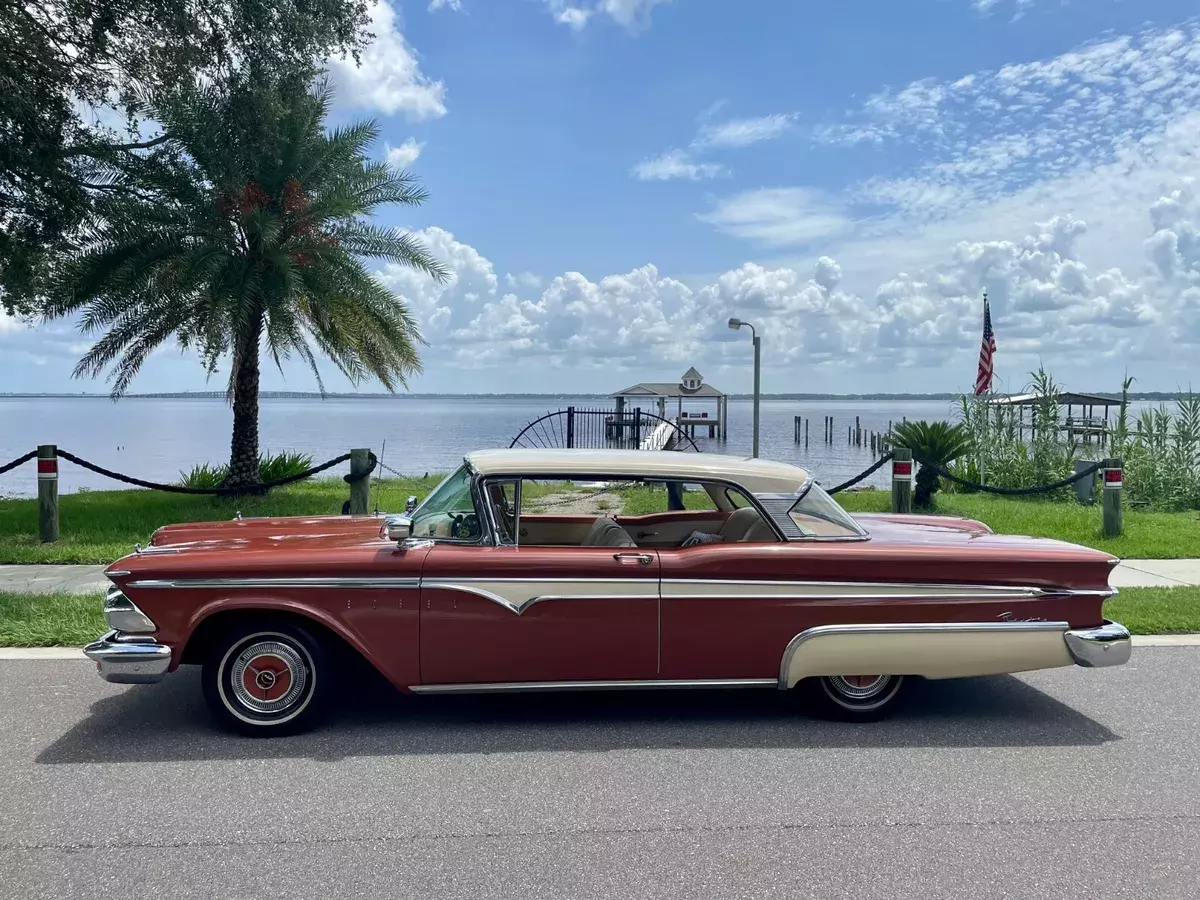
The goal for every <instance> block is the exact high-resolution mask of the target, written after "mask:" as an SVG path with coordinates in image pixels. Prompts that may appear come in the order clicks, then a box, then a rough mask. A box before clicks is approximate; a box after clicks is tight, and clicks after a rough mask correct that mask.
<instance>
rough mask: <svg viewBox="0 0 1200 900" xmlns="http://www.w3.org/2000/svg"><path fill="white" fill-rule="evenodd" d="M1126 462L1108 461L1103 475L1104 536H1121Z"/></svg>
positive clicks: (1105, 463) (1105, 462)
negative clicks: (1122, 497) (1122, 496)
mask: <svg viewBox="0 0 1200 900" xmlns="http://www.w3.org/2000/svg"><path fill="white" fill-rule="evenodd" d="M1124 470H1125V462H1124V460H1121V459H1106V460H1105V461H1104V468H1103V469H1101V470H1100V471H1101V473H1102V474H1103V476H1104V498H1103V503H1104V536H1105V537H1120V535H1121V527H1122V524H1123V523H1122V521H1121V495H1122V494H1123V493H1124V477H1125V471H1124Z"/></svg>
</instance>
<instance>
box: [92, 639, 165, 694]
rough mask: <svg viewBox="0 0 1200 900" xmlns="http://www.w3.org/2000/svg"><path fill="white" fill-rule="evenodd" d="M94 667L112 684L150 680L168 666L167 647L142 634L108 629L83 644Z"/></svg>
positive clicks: (152, 680) (138, 682) (159, 676)
mask: <svg viewBox="0 0 1200 900" xmlns="http://www.w3.org/2000/svg"><path fill="white" fill-rule="evenodd" d="M83 654H84V656H86V657H87V658H88V659H90V660H93V661H95V663H96V671H97V672H98V673H99V675H100V677H101V678H103V679H104V680H105V681H111V682H112V683H113V684H153V683H154V682H156V681H159V680H161V679H162V677H163V676H164V675H166V674H167V669H169V668H170V667H171V648H170V647H167V646H165V645H163V644H159V643H156V642H155V641H154V638H152V637H150V636H149V635H142V634H121V632H119V631H110V632H109V633H108V634H106V635H104V637H102V638H100V640H98V641H93V642H92V643H90V644H88V645H87V646H86V647H84V648H83Z"/></svg>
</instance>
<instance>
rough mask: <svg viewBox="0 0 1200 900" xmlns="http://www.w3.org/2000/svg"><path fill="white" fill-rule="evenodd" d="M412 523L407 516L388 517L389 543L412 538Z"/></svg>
mask: <svg viewBox="0 0 1200 900" xmlns="http://www.w3.org/2000/svg"><path fill="white" fill-rule="evenodd" d="M412 529H413V522H412V519H410V518H409V517H408V516H388V517H387V536H388V540H389V541H407V540H408V539H409V538H410V537H412Z"/></svg>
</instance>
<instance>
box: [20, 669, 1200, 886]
mask: <svg viewBox="0 0 1200 900" xmlns="http://www.w3.org/2000/svg"><path fill="white" fill-rule="evenodd" d="M1198 688H1200V649H1197V648H1139V649H1138V650H1137V651H1136V652H1135V655H1134V659H1133V661H1132V662H1131V663H1130V664H1129V665H1128V666H1126V667H1124V668H1120V669H1114V670H1106V671H1087V670H1083V669H1077V668H1070V669H1060V670H1055V671H1049V672H1039V673H1035V674H1030V675H1025V676H1020V677H1002V678H988V679H976V680H970V681H958V682H941V683H933V682H929V683H923V684H919V685H917V687H916V689H915V690H912V691H911V692H910V693H909V695H908V699H907V702H906V704H905V706H904V707H903V708H902V709H901V710H900V711H899V713H898V714H897V716H896V717H895V718H893V719H891V720H889V721H887V722H883V723H879V724H876V725H868V726H849V725H840V724H832V723H827V722H819V721H814V720H812V719H808V718H805V717H803V716H801V715H797V714H796V713H794V712H792V711H791V710H790V708H789V707H788V706H787V705H786V704H785V703H784V702H782V699H781V697H780V695H779V694H778V693H777V692H773V691H764V692H732V691H730V692H695V693H674V694H659V693H655V694H650V693H642V694H606V695H601V694H581V695H562V694H560V695H547V696H541V697H537V696H508V697H499V696H493V697H486V698H467V697H459V698H449V697H441V698H431V697H421V698H404V697H400V696H398V695H395V694H393V693H391V692H390V691H388V690H387V689H384V688H380V687H379V686H374V685H354V686H352V688H351V689H347V692H346V693H347V696H348V700H347V702H346V704H345V705H344V707H343V708H342V709H340V710H339V712H338V714H337V715H336V717H335V720H334V722H332V723H331V724H330V725H329V726H328V727H326V728H324V729H323V730H321V731H319V732H316V733H312V734H309V735H305V736H299V737H295V738H288V739H281V740H273V741H262V740H257V741H256V740H253V739H245V738H238V737H233V736H230V735H226V734H222V733H218V732H214V731H212V730H211V726H210V725H209V722H208V718H207V715H206V713H205V710H204V708H203V706H202V703H201V699H200V692H199V684H198V679H197V675H196V672H195V671H194V670H183V671H181V672H180V673H178V674H177V675H176V676H174V677H172V678H170V679H168V680H167V681H165V682H163V683H161V684H158V685H154V686H150V687H129V688H125V687H118V686H115V685H107V684H104V683H102V682H101V681H99V680H98V679H97V678H96V677H95V675H94V674H93V673H92V671H91V669H90V667H89V666H88V665H87V664H86V663H83V662H75V661H66V660H59V661H53V660H7V661H2V662H0V709H2V710H3V713H4V716H5V722H4V727H3V728H0V896H2V897H4V898H8V897H14V898H17V897H19V898H33V897H37V898H58V897H86V898H88V900H91V898H122V900H124V898H128V897H130V896H137V897H170V898H172V900H176V898H190V897H203V898H210V897H211V898H221V900H226V898H242V897H287V898H320V900H343V898H351V897H372V898H374V897H379V898H388V900H401V898H443V897H445V898H470V900H488V898H520V900H541V898H548V900H549V898H552V900H564V898H603V900H618V898H626V897H629V898H638V900H649V898H659V897H680V898H689V900H691V898H709V897H712V898H722V900H725V898H730V900H733V898H743V897H771V898H789V900H791V898H810V897H811V898H823V900H828V898H840V897H847V898H856V900H869V898H895V897H903V898H921V900H931V898H954V900H962V898H971V900H988V898H1001V897H1003V898H1025V897H1046V898H1054V900H1061V898H1066V897H1072V898H1073V897H1097V898H1104V900H1121V898H1133V900H1147V898H1154V900H1170V898H1188V900H1194V898H1196V897H1197V896H1200V849H1198V848H1200V704H1198V703H1197V702H1196V698H1197V689H1198Z"/></svg>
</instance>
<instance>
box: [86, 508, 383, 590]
mask: <svg viewBox="0 0 1200 900" xmlns="http://www.w3.org/2000/svg"><path fill="white" fill-rule="evenodd" d="M385 527H386V526H385V525H384V520H383V518H382V517H376V516H295V517H287V518H261V519H233V520H230V521H225V522H187V523H183V524H180V525H166V526H164V527H162V528H160V529H158V530H157V531H156V532H154V534H153V535H152V536H151V538H150V544H149V546H147V547H145V548H142V549H141V550H138V551H136V552H134V553H131V554H129V555H128V556H125V557H123V558H122V559H119V560H117V561H116V562H115V563H113V564H112V565H111V566H109V568H108V570H107V574H109V576H110V577H113V573H120V572H129V573H131V574H146V573H148V572H150V571H152V570H160V569H176V568H178V567H180V566H185V567H188V568H191V567H201V566H203V565H205V563H206V562H215V561H217V560H225V561H229V560H232V559H237V560H240V561H241V564H245V563H249V562H250V560H251V558H253V560H254V562H255V564H264V563H266V562H268V561H270V563H271V564H272V565H275V564H278V563H283V562H284V561H285V560H286V561H287V562H288V563H290V564H291V565H295V564H296V563H297V562H300V561H304V560H311V559H312V554H313V553H316V552H320V553H321V554H322V556H331V555H332V556H338V557H344V556H345V555H346V554H347V553H354V552H355V551H360V552H361V550H364V549H369V550H371V551H379V550H381V549H384V548H388V547H390V546H391V544H390V542H389V541H388V540H387V534H386V530H385ZM327 551H328V552H327Z"/></svg>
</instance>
